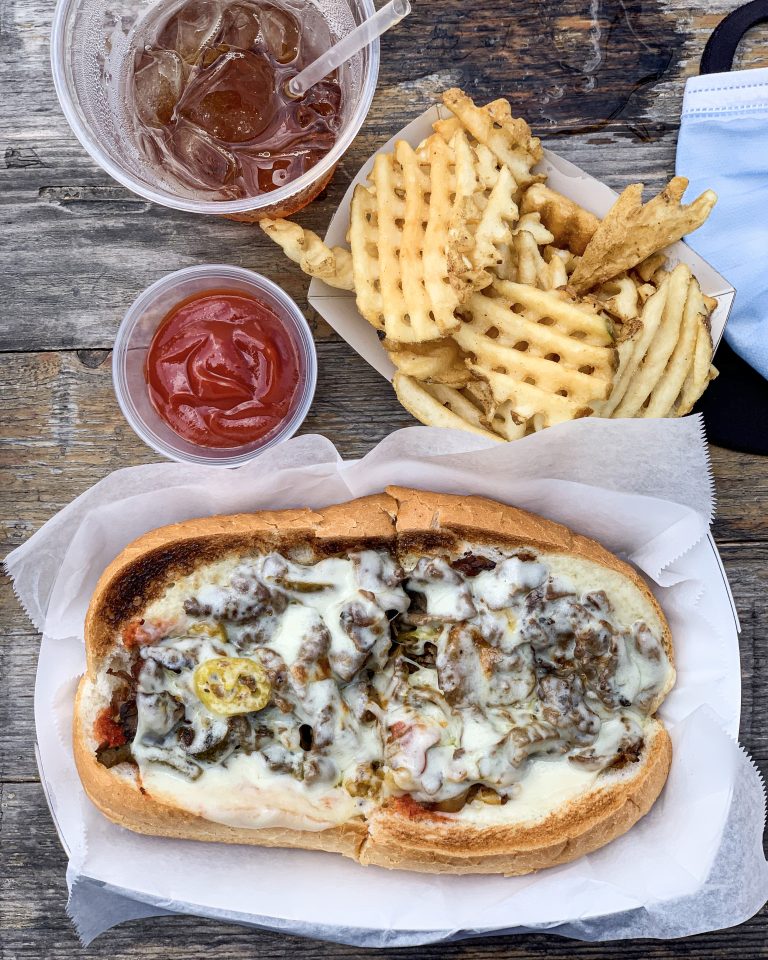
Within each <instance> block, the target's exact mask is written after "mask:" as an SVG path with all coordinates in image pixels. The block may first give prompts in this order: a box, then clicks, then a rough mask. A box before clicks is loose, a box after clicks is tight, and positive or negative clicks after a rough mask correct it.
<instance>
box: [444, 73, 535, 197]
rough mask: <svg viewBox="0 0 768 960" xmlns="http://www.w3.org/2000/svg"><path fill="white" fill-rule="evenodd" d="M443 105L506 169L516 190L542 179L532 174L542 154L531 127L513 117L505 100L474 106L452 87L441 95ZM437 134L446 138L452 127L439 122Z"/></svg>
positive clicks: (466, 97)
mask: <svg viewBox="0 0 768 960" xmlns="http://www.w3.org/2000/svg"><path fill="white" fill-rule="evenodd" d="M443 103H444V104H445V105H446V107H448V109H449V110H450V111H451V113H452V114H453V115H454V116H455V117H456V119H457V120H458V121H459V123H460V124H461V125H462V126H463V127H464V129H465V130H466V131H467V132H468V133H470V134H472V136H473V137H474V138H475V140H477V142H478V143H481V144H482V145H483V146H484V147H487V148H488V149H489V150H490V151H491V152H492V153H493V154H494V156H496V157H497V158H498V160H499V161H500V162H501V163H503V164H504V165H505V166H506V167H508V168H509V170H510V173H511V174H512V176H513V177H514V179H515V183H516V184H517V186H518V189H520V190H524V189H525V188H526V187H528V186H530V184H532V183H533V182H534V181H536V180H538V179H541V178H540V177H537V176H536V175H535V174H534V173H533V172H532V171H533V167H534V166H535V165H536V164H537V163H538V162H539V160H541V158H542V156H543V152H542V149H541V141H540V140H539V139H538V137H533V136H531V128H530V127H529V126H528V124H527V123H526V122H525V120H520V119H517V118H515V117H513V116H512V112H511V110H510V107H509V103H508V102H507V101H506V100H494V102H493V103H491V104H489V105H488V106H487V107H477V106H475V104H474V103H473V102H472V100H471V99H470V97H468V96H467V95H466V94H465V93H463V92H462V91H461V90H457V89H456V88H453V89H451V90H446V91H445V93H444V94H443ZM436 127H437V130H438V132H439V133H440V134H441V135H442V136H443V137H445V136H446V135H447V134H448V135H450V131H452V129H453V128H452V127H450V126H448V125H446V124H443V125H442V127H441V126H440V124H439V123H438V124H437V125H436Z"/></svg>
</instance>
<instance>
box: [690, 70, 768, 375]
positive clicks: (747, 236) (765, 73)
mask: <svg viewBox="0 0 768 960" xmlns="http://www.w3.org/2000/svg"><path fill="white" fill-rule="evenodd" d="M677 173H678V174H679V175H681V176H684V177H688V179H689V180H690V186H689V187H688V191H687V194H686V200H691V199H692V198H693V197H696V196H698V195H699V194H700V193H701V192H702V190H706V189H707V188H708V187H711V188H712V189H713V190H715V192H716V193H717V195H718V201H717V204H716V205H715V208H714V210H713V211H712V214H711V215H710V217H709V220H707V222H706V223H705V224H704V226H703V227H701V228H700V229H698V230H697V231H696V232H695V233H693V234H691V236H690V237H688V238H686V242H687V243H688V244H689V245H690V246H691V247H693V249H694V250H696V251H697V252H698V253H700V254H701V256H702V257H704V259H705V260H708V261H709V263H711V264H712V266H713V267H714V268H715V269H716V270H717V271H719V272H720V273H721V274H722V275H723V276H724V277H725V278H726V279H727V280H728V281H729V282H730V283H731V284H732V285H733V286H734V287H735V288H736V299H735V301H734V304H733V309H732V311H731V315H730V318H729V320H728V324H727V326H726V329H725V339H726V340H727V341H728V343H729V344H730V346H731V347H732V348H733V349H734V350H735V352H736V353H738V354H740V356H742V357H743V358H744V359H745V360H746V361H747V362H748V363H750V364H751V365H752V366H753V367H754V368H755V369H756V370H757V371H758V372H759V373H761V374H762V375H763V377H766V378H768V68H766V69H760V70H743V71H739V72H736V73H708V74H705V75H704V76H699V77H692V78H691V79H690V80H688V82H687V83H686V86H685V97H684V99H683V113H682V119H681V125H680V136H679V139H678V145H677ZM715 362H717V360H716V361H715Z"/></svg>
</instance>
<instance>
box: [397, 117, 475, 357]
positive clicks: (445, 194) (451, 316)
mask: <svg viewBox="0 0 768 960" xmlns="http://www.w3.org/2000/svg"><path fill="white" fill-rule="evenodd" d="M424 148H425V152H426V155H427V157H428V158H429V165H430V199H429V213H428V219H427V227H426V230H425V231H424V248H423V254H422V255H423V258H424V286H425V287H426V290H427V294H428V296H429V301H430V305H431V307H432V313H433V314H434V318H435V322H436V324H437V326H438V328H439V330H440V332H441V333H442V334H443V335H444V334H446V333H450V332H451V330H452V329H453V328H454V327H455V326H456V317H455V311H456V308H457V307H458V306H459V304H460V303H461V302H462V301H463V300H464V297H465V295H466V293H467V292H468V288H467V285H466V283H465V281H464V280H463V277H462V274H463V273H464V271H465V270H466V264H465V263H463V262H462V261H461V253H460V252H459V251H458V250H457V249H456V248H455V247H454V248H453V249H452V248H451V233H453V235H454V236H455V234H456V231H457V227H456V224H455V219H454V208H456V209H461V208H462V205H463V203H464V201H465V200H466V199H467V198H466V194H465V193H464V191H463V190H462V189H461V186H460V184H459V183H453V184H452V183H451V165H452V163H453V162H454V155H453V153H452V151H451V148H450V147H449V145H448V144H447V143H446V142H445V141H444V140H443V139H442V137H438V136H437V135H433V136H431V137H430V138H429V139H428V140H427V142H426V143H425V145H424ZM452 188H455V189H452ZM467 188H468V185H466V186H465V189H467ZM452 194H453V196H452ZM395 339H397V338H396V337H395Z"/></svg>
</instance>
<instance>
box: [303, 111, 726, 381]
mask: <svg viewBox="0 0 768 960" xmlns="http://www.w3.org/2000/svg"><path fill="white" fill-rule="evenodd" d="M449 115H450V114H449V113H448V111H447V110H446V108H445V107H443V106H442V105H435V106H433V107H430V109H429V110H427V111H426V112H425V113H423V114H422V115H421V116H420V117H417V118H416V119H415V120H414V121H413V122H412V123H409V124H408V125H407V126H406V127H403V129H402V130H400V131H399V133H396V134H395V135H394V136H393V137H392V138H391V140H389V141H388V142H387V143H385V144H384V146H383V147H382V148H381V150H380V151H378V152H379V153H384V152H387V151H390V150H391V149H392V148H393V147H394V145H395V143H396V141H398V140H406V141H407V142H408V143H410V144H411V146H412V147H416V146H417V145H418V144H419V143H421V141H422V140H424V139H425V138H426V137H428V136H429V135H430V133H432V124H433V123H434V122H435V121H436V120H439V119H442V118H443V117H445V116H449ZM375 158H376V154H373V156H371V157H370V158H369V159H368V160H367V161H366V162H365V163H364V164H363V166H362V167H361V168H360V171H359V172H358V174H357V176H356V177H355V179H354V180H353V181H352V183H351V184H350V186H349V189H348V190H347V192H346V193H345V194H344V198H343V199H342V201H341V203H340V204H339V208H338V210H337V211H336V213H335V214H334V216H333V219H332V220H331V222H330V225H329V227H328V230H327V232H326V235H325V242H326V243H327V244H328V245H329V246H332V247H333V246H345V245H346V236H347V230H348V229H349V206H350V203H351V202H352V193H353V192H354V189H355V187H356V186H357V184H358V183H364V182H365V181H366V179H367V177H368V174H369V173H370V171H371V169H372V168H373V162H374V160H375ZM536 170H537V172H540V173H545V174H546V175H547V184H548V185H549V186H550V187H552V189H553V190H557V191H558V192H559V193H562V194H563V195H564V196H566V197H570V198H571V199H572V200H575V201H576V202H577V203H579V204H580V205H581V206H582V207H584V208H585V209H586V210H589V211H590V212H591V213H594V214H595V215H596V216H598V217H604V216H605V214H606V213H607V212H608V210H609V209H610V208H611V206H612V205H613V203H614V201H615V200H616V197H617V196H618V194H617V193H616V192H615V191H614V190H611V188H610V187H607V186H606V185H605V184H604V183H601V182H600V181H599V180H596V179H595V178H594V177H591V176H589V174H587V173H585V172H584V171H583V170H581V169H580V168H579V167H577V166H576V165H575V164H573V163H570V161H568V160H564V159H563V158H562V157H558V156H557V154H555V153H552V152H551V151H549V150H545V151H544V159H543V160H542V161H541V163H540V164H539V165H538V167H537V168H536ZM666 253H667V254H668V256H669V259H670V262H671V263H672V264H673V265H674V264H676V263H687V264H688V266H689V267H690V268H691V272H692V273H693V274H694V276H695V277H696V278H697V280H698V281H699V284H700V285H701V289H702V291H703V292H704V293H705V294H706V295H707V296H710V297H714V298H715V299H716V300H717V307H716V308H715V310H714V311H713V313H712V317H711V323H712V341H713V343H714V346H715V349H717V346H718V344H719V343H720V340H721V339H722V336H723V330H724V329H725V324H726V321H727V319H728V314H729V313H730V310H731V304H732V303H733V298H734V295H735V290H734V289H733V287H732V286H731V285H730V284H729V283H728V281H727V280H726V279H725V278H724V277H721V276H720V274H719V273H718V272H717V271H716V270H715V269H714V268H713V267H711V266H710V265H709V264H708V263H707V262H706V260H704V259H702V258H701V257H700V256H699V255H698V254H697V253H694V251H693V250H691V248H690V247H689V246H687V245H686V244H685V243H683V242H682V241H681V242H679V243H675V244H673V245H672V246H671V247H669V248H668V249H667V251H666ZM308 299H309V302H310V303H311V304H312V306H313V307H314V308H315V310H317V312H318V313H319V314H320V316H321V317H323V319H324V320H326V321H327V322H328V323H329V324H330V325H331V326H332V327H333V329H334V330H335V331H336V332H337V333H338V334H339V336H341V337H343V338H344V340H346V341H347V343H348V344H349V345H350V346H351V347H352V348H353V349H354V350H356V351H357V352H358V353H359V354H360V356H361V357H362V358H363V359H364V360H366V361H367V362H368V363H370V365H371V366H372V367H374V368H375V369H376V370H378V372H379V373H380V374H381V375H382V376H383V377H386V379H387V380H391V379H392V376H393V374H394V372H395V368H394V366H393V364H392V361H391V360H390V359H389V357H388V356H387V353H386V351H385V350H384V348H383V347H382V345H381V343H380V342H379V338H378V337H377V336H376V330H375V329H374V328H373V327H372V326H371V325H370V324H369V323H368V322H367V321H366V320H364V319H363V317H361V316H360V314H359V313H358V311H357V306H356V304H355V295H354V293H351V292H347V291H340V290H336V289H334V288H333V287H329V286H328V284H326V283H323V281H322V280H317V279H313V280H312V282H311V284H310V285H309V297H308Z"/></svg>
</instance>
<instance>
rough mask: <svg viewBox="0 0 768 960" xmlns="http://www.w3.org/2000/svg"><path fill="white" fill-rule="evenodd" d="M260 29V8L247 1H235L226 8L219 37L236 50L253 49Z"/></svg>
mask: <svg viewBox="0 0 768 960" xmlns="http://www.w3.org/2000/svg"><path fill="white" fill-rule="evenodd" d="M260 31H261V26H260V24H259V11H258V9H257V8H256V7H253V6H251V5H250V4H247V3H233V4H232V5H231V6H228V7H227V8H226V9H225V10H224V14H223V16H222V20H221V31H220V32H219V36H218V38H217V39H218V42H219V43H226V44H229V46H230V47H234V48H235V49H236V50H252V49H253V47H254V44H255V43H256V40H257V39H258V36H259V33H260Z"/></svg>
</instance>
